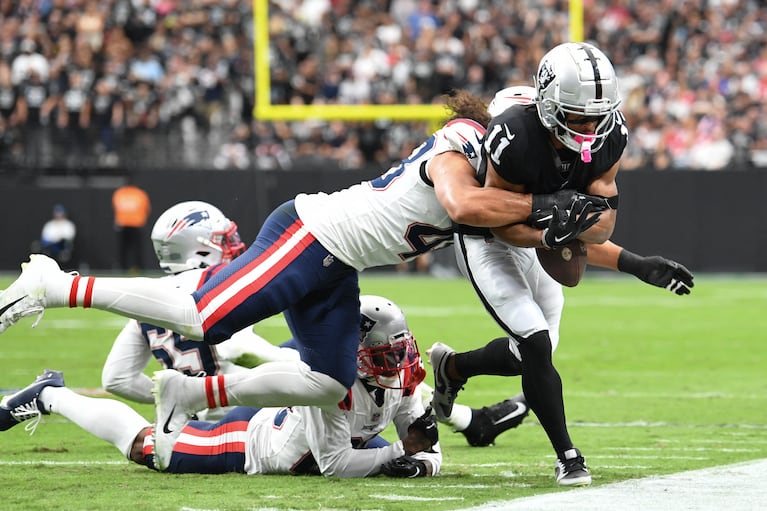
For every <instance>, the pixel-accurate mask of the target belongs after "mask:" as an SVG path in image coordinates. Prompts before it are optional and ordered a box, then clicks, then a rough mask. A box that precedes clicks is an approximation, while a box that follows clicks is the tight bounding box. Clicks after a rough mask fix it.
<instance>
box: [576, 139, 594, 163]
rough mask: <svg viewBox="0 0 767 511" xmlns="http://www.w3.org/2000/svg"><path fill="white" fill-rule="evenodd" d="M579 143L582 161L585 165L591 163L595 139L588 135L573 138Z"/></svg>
mask: <svg viewBox="0 0 767 511" xmlns="http://www.w3.org/2000/svg"><path fill="white" fill-rule="evenodd" d="M573 139H575V141H576V142H577V143H579V144H580V145H581V148H580V151H579V152H580V155H581V161H582V162H584V163H591V143H592V142H594V140H595V137H590V136H588V135H585V136H584V135H575V136H574V137H573Z"/></svg>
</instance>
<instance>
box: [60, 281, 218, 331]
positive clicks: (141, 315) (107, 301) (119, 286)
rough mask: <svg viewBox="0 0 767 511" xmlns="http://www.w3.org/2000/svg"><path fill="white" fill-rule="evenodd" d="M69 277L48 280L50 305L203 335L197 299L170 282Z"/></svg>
mask: <svg viewBox="0 0 767 511" xmlns="http://www.w3.org/2000/svg"><path fill="white" fill-rule="evenodd" d="M67 277H69V278H68V279H61V280H58V279H57V280H56V281H55V282H46V305H47V306H50V307H83V308H86V309H87V308H89V307H92V308H94V309H100V310H105V311H109V312H115V313H117V314H120V315H121V316H126V317H129V318H133V319H137V320H139V321H144V322H146V323H151V324H153V325H157V326H162V327H165V328H168V329H170V330H173V331H174V332H177V333H180V334H182V335H184V336H186V337H188V338H190V339H197V340H201V339H202V337H203V330H202V322H201V320H200V314H199V313H198V312H197V305H196V304H195V302H194V298H192V295H191V294H189V293H187V292H185V291H181V290H179V289H178V288H176V287H175V286H173V285H171V284H169V283H168V282H166V281H163V280H161V279H151V278H146V277H134V278H108V277H98V278H96V277H80V276H79V275H78V276H76V277H71V276H67ZM64 287H66V289H64Z"/></svg>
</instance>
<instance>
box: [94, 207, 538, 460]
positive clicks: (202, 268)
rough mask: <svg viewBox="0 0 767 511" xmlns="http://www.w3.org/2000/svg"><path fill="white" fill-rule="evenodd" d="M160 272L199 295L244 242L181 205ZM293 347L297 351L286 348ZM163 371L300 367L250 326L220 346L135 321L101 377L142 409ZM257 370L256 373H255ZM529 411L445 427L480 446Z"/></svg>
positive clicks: (168, 230)
mask: <svg viewBox="0 0 767 511" xmlns="http://www.w3.org/2000/svg"><path fill="white" fill-rule="evenodd" d="M150 238H151V240H152V245H153V247H154V250H155V254H156V256H157V259H158V263H159V265H160V268H161V269H163V270H164V271H166V272H167V273H170V274H171V275H169V276H168V277H165V278H166V279H167V280H168V281H169V282H171V283H173V284H174V285H176V286H177V287H178V288H180V289H185V290H187V291H189V292H191V291H194V290H195V289H197V288H198V287H199V286H201V285H202V284H203V283H205V282H207V281H208V279H210V278H211V277H212V276H213V275H215V273H216V272H218V271H219V270H220V269H221V267H222V266H221V264H227V263H229V262H231V261H232V260H233V259H234V258H235V257H237V256H238V255H240V254H241V253H242V252H243V251H244V249H245V246H244V245H243V244H242V242H241V241H240V236H239V234H238V232H237V225H236V224H235V222H233V221H232V220H230V219H229V218H227V217H226V216H225V215H224V214H223V213H222V212H221V211H220V210H219V209H218V208H216V207H215V206H213V205H211V204H209V203H206V202H202V201H185V202H180V203H178V204H176V205H174V206H171V207H170V208H168V209H167V210H166V211H165V212H163V213H162V214H161V215H160V217H159V218H158V219H157V221H156V222H155V224H154V226H153V228H152V232H151V235H150ZM286 346H290V347H286ZM153 357H154V358H155V359H157V361H158V362H159V363H160V364H161V365H162V367H163V368H164V369H175V370H177V371H180V372H182V373H184V374H186V375H189V376H210V375H214V374H219V373H232V372H237V371H244V370H246V369H247V368H246V367H243V366H240V365H237V363H236V361H237V360H239V359H243V358H245V357H247V359H248V360H249V362H251V363H252V362H253V361H260V362H261V363H263V362H269V361H286V360H287V361H290V360H298V359H299V355H298V351H297V350H296V349H295V343H294V342H292V341H291V342H288V343H283V344H282V345H280V347H278V346H274V345H273V344H271V343H270V342H269V341H267V340H266V339H263V338H262V337H260V336H259V335H257V334H256V333H255V332H254V331H253V329H252V328H251V327H246V328H244V329H243V330H241V331H239V332H237V333H235V334H234V335H233V336H232V337H231V338H230V339H227V340H226V341H223V342H222V343H220V344H215V345H211V344H206V343H200V342H197V341H190V340H189V339H186V338H185V337H184V336H181V335H179V334H176V333H174V332H172V331H170V330H166V329H164V328H161V327H156V326H154V325H150V324H147V323H141V322H139V321H136V320H128V322H127V323H126V325H125V327H123V330H122V331H121V332H120V334H119V335H118V336H117V338H116V339H115V342H114V344H113V346H112V350H111V351H110V353H109V355H108V356H107V360H106V363H105V364H104V369H103V371H102V385H103V387H104V389H105V390H107V391H109V392H111V393H112V394H114V395H116V396H120V397H123V398H125V399H130V400H132V401H136V402H139V403H154V396H153V395H152V387H153V384H152V379H151V378H150V377H149V376H147V375H146V374H145V370H146V367H147V365H148V364H149V361H150V360H151V359H152V358H153ZM249 367H250V366H249ZM419 395H421V396H422V397H423V399H424V400H425V403H426V405H428V404H429V402H430V401H431V395H432V390H431V387H429V386H428V385H426V384H425V383H421V385H420V386H419ZM226 411H227V409H219V408H216V409H214V412H213V413H211V414H208V413H206V411H203V412H198V413H197V414H196V415H197V417H198V418H199V419H203V420H211V419H214V418H221V416H223V414H224V413H226ZM527 413H528V409H527V407H526V405H525V403H524V400H523V399H520V398H518V397H515V398H511V399H508V400H504V401H501V402H499V403H496V404H494V405H491V406H487V407H483V408H481V409H472V408H469V407H467V406H462V405H457V407H456V410H454V413H453V414H452V415H451V417H450V418H448V419H446V420H445V422H446V423H447V424H448V425H449V426H451V428H453V430H455V431H458V432H461V433H463V434H464V436H466V438H467V441H468V442H469V443H470V444H471V445H474V446H484V445H488V444H490V443H492V442H494V441H495V438H496V437H497V436H498V435H499V434H500V433H502V432H504V431H506V430H508V429H511V428H513V427H516V426H517V425H519V424H520V423H521V422H522V420H523V419H524V418H525V416H527Z"/></svg>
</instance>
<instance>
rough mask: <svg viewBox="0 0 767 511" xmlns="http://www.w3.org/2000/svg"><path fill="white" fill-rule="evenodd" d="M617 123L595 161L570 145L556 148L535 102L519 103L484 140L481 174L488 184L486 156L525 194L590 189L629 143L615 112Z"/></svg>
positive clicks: (496, 121) (594, 154) (497, 120)
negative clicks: (588, 160) (529, 103)
mask: <svg viewBox="0 0 767 511" xmlns="http://www.w3.org/2000/svg"><path fill="white" fill-rule="evenodd" d="M613 115H615V125H614V127H613V129H612V131H611V132H610V134H609V135H608V136H607V138H606V139H605V142H604V144H603V145H602V147H600V148H599V150H598V151H596V152H592V160H591V162H590V163H585V162H583V161H581V159H580V155H579V154H578V153H577V152H575V151H571V150H569V149H563V150H559V151H557V150H556V149H554V145H553V144H552V142H551V138H550V132H549V130H547V129H546V128H545V127H544V126H543V125H542V124H541V122H540V120H539V118H538V112H537V111H536V107H535V105H515V106H512V107H511V108H508V109H507V110H506V111H505V112H503V113H502V114H500V115H498V116H497V117H495V118H493V120H492V121H491V122H490V125H489V126H488V128H487V132H486V133H485V139H484V143H483V144H482V159H481V163H480V167H479V169H478V177H479V179H480V181H481V182H482V183H483V184H484V181H485V175H486V173H487V160H488V159H489V160H490V161H491V162H492V163H493V167H494V168H495V171H496V172H497V173H498V174H499V175H500V176H501V177H502V178H504V179H505V180H506V181H508V182H509V183H512V184H517V185H522V186H523V187H524V192H525V193H553V192H556V191H557V190H562V189H572V190H578V191H579V192H583V193H586V192H587V187H588V186H589V184H590V183H592V182H593V181H594V180H595V179H597V178H598V177H599V176H601V175H602V174H604V173H605V172H607V171H608V170H610V168H612V166H613V165H615V163H616V162H617V161H618V160H619V159H620V157H621V154H623V150H624V149H625V147H626V143H627V141H628V130H627V129H626V122H625V120H624V118H623V115H622V114H621V113H620V112H615V113H614V114H613Z"/></svg>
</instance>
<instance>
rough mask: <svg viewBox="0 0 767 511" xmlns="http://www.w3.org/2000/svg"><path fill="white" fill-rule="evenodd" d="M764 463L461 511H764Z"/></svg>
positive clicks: (766, 465) (766, 461) (766, 489)
mask: <svg viewBox="0 0 767 511" xmlns="http://www.w3.org/2000/svg"><path fill="white" fill-rule="evenodd" d="M765 473H767V459H763V460H756V461H748V462H744V463H737V464H734V465H726V466H721V467H712V468H705V469H700V470H691V471H688V472H680V473H677V474H670V475H665V476H653V477H646V478H642V479H632V480H628V481H622V482H620V483H613V484H606V485H604V486H599V487H591V488H573V489H572V490H569V491H562V492H558V493H549V494H546V495H537V496H534V497H525V498H521V499H515V500H510V501H505V502H493V503H488V504H484V505H482V506H477V507H472V508H467V509H464V510H462V511H495V510H501V509H502V510H504V511H522V510H524V511H551V510H552V509H569V508H571V507H572V506H573V505H575V506H577V508H578V509H588V510H589V511H635V510H637V509H644V510H651V511H666V510H668V511H683V510H691V511H693V510H694V511H714V510H717V511H718V510H721V509H732V510H737V511H757V510H759V511H761V510H764V509H765V508H766V507H767V487H765V485H764V474H765Z"/></svg>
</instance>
